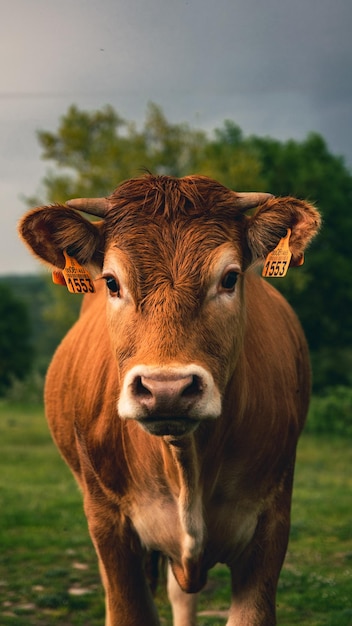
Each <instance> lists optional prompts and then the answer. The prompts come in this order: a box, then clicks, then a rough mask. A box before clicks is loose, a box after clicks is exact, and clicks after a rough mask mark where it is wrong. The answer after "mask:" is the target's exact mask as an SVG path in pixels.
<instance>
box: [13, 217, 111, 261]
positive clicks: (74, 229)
mask: <svg viewBox="0 0 352 626" xmlns="http://www.w3.org/2000/svg"><path fill="white" fill-rule="evenodd" d="M19 233H20V236H21V237H22V239H23V240H24V242H25V243H26V244H27V246H28V247H29V248H30V250H31V251H32V252H33V253H34V254H35V255H36V256H38V257H39V259H40V260H42V261H44V262H45V263H48V264H50V265H51V266H53V267H57V268H60V269H63V268H64V266H65V258H64V255H63V251H64V250H65V251H66V252H67V253H68V254H69V255H70V256H72V257H74V258H75V259H76V260H77V261H78V262H79V263H80V264H81V265H87V264H93V265H95V266H98V267H99V268H101V267H102V263H103V253H104V225H103V222H89V221H88V220H87V219H85V218H84V217H83V216H82V215H80V214H79V213H76V212H75V211H73V210H72V209H68V208H67V207H65V206H61V205H55V206H44V207H38V208H36V209H33V210H31V211H29V212H28V213H27V214H26V215H25V216H24V217H23V218H22V220H21V221H20V223H19Z"/></svg>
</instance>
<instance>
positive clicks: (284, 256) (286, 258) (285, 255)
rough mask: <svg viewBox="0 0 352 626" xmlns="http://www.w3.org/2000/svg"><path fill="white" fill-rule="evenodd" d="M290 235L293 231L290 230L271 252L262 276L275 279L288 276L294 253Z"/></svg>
mask: <svg viewBox="0 0 352 626" xmlns="http://www.w3.org/2000/svg"><path fill="white" fill-rule="evenodd" d="M290 235H291V229H290V228H288V229H287V234H286V236H285V237H283V238H282V239H280V241H279V243H278V244H277V246H276V248H275V249H274V250H273V251H272V252H269V254H268V256H267V257H266V259H265V263H264V267H263V271H262V276H269V277H273V278H283V277H284V276H286V273H287V270H288V268H289V265H290V261H291V256H292V252H291V250H290V248H289V241H290Z"/></svg>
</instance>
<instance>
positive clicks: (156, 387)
mask: <svg viewBox="0 0 352 626" xmlns="http://www.w3.org/2000/svg"><path fill="white" fill-rule="evenodd" d="M220 410H221V402H220V394H219V392H218V390H217V388H216V386H215V384H214V380H213V377H212V376H211V374H210V373H209V372H207V370H205V369H204V368H203V367H201V366H199V365H187V366H181V365H172V366H168V367H162V368H160V367H152V366H143V365H141V366H136V367H134V368H132V369H131V370H130V371H129V372H128V373H127V375H126V377H125V379H124V383H123V386H122V389H121V395H120V399H119V403H118V411H119V415H120V417H122V418H123V419H135V420H137V421H138V423H139V424H140V425H141V426H142V427H143V428H144V429H145V430H147V431H148V432H149V433H151V434H153V435H158V436H166V435H172V436H179V437H181V436H184V435H187V434H189V433H191V432H192V431H193V430H195V429H196V428H197V426H198V425H199V423H200V422H201V421H202V420H204V419H214V418H216V417H218V415H219V414H220Z"/></svg>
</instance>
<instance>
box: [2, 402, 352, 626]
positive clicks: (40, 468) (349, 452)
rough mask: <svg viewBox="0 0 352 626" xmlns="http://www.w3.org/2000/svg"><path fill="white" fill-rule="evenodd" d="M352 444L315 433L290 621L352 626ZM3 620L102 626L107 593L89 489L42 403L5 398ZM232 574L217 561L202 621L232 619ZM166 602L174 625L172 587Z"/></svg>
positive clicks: (300, 512)
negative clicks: (87, 509)
mask: <svg viewBox="0 0 352 626" xmlns="http://www.w3.org/2000/svg"><path fill="white" fill-rule="evenodd" d="M351 468H352V445H351V441H348V440H343V439H331V438H328V437H319V438H317V437H314V436H312V435H305V436H303V438H302V439H301V443H300V446H299V453H298V462H297V470H296V479H295V492H294V503H293V511H292V530H291V540H290V546H289V551H288V554H287V558H286V562H285V566H284V569H283V571H282V575H281V578H280V585H279V593H278V598H277V604H278V620H279V624H281V625H282V626H293V625H294V624H300V625H301V626H305V625H307V626H308V625H309V626H318V625H325V624H326V625H327V626H351V625H352V472H351ZM0 509H1V514H0V546H1V550H0V624H1V625H2V626H9V625H11V626H52V625H55V624H61V625H64V626H75V625H82V626H83V625H84V626H98V625H99V626H102V624H103V623H104V598H103V592H102V589H101V585H100V580H99V574H98V568H97V564H96V557H95V554H94V550H93V548H92V546H91V543H90V540H89V537H88V533H87V529H86V522H85V518H84V515H83V510H82V501H81V495H80V493H79V491H78V488H77V487H76V484H75V482H74V480H73V478H72V477H71V474H70V472H69V470H68V469H67V468H66V466H65V465H64V463H63V461H62V460H61V458H60V457H59V454H58V453H57V451H56V449H55V448H54V445H53V444H52V442H51V439H50V435H49V433H48V430H47V427H46V423H45V420H44V417H43V411H42V408H41V407H20V406H15V405H11V404H6V403H2V404H0ZM228 605H229V580H228V573H227V570H226V568H224V567H220V566H218V567H216V568H215V569H214V570H213V572H211V573H210V576H209V584H208V586H207V588H206V590H205V591H204V593H203V594H202V596H201V601H200V607H199V611H200V612H204V611H208V610H210V609H211V610H213V611H217V612H218V615H213V616H204V615H203V616H201V617H200V618H199V624H200V626H223V625H224V624H225V623H226V618H225V617H224V615H223V613H221V611H225V610H226V609H227V608H228ZM158 606H159V609H160V614H161V616H162V622H163V624H165V625H170V624H171V617H170V610H169V607H168V604H167V601H166V595H165V592H164V591H163V590H161V591H160V593H159V596H158Z"/></svg>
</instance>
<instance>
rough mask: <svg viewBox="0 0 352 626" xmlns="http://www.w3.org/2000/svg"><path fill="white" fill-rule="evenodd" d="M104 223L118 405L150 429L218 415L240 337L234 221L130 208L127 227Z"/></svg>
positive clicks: (185, 425) (182, 428) (239, 261)
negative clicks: (169, 216)
mask: <svg viewBox="0 0 352 626" xmlns="http://www.w3.org/2000/svg"><path fill="white" fill-rule="evenodd" d="M107 227H108V229H109V223H108V224H107ZM111 230H112V233H111V235H110V237H109V241H108V242H107V248H106V254H105V258H104V266H103V271H102V276H103V277H104V279H105V281H106V285H107V318H108V326H109V330H110V336H111V342H112V346H113V351H114V354H115V356H116V360H117V363H118V366H119V370H120V375H121V391H120V398H119V403H118V409H119V414H120V416H121V417H123V418H126V419H139V420H141V424H143V425H144V426H145V428H147V429H148V430H150V431H151V432H153V433H155V434H165V432H170V433H172V434H175V432H176V431H177V432H179V433H181V432H188V430H189V429H192V428H194V427H195V426H196V425H197V424H198V423H199V421H200V420H203V419H208V418H216V417H218V416H219V414H220V412H221V395H222V393H223V390H224V388H225V386H226V382H227V381H228V380H229V377H230V375H231V372H232V371H233V369H234V365H235V361H236V355H237V354H238V352H239V349H240V345H241V341H242V329H243V296H242V291H243V276H242V272H243V258H242V248H241V245H240V243H241V242H240V237H239V234H238V231H239V229H238V226H236V224H235V222H234V223H233V224H227V223H226V222H225V221H224V223H223V224H221V221H219V220H218V221H217V222H216V221H214V220H213V221H212V222H210V221H209V219H202V218H200V217H199V218H193V219H184V218H183V219H180V220H174V221H173V222H172V223H171V224H170V222H169V221H167V220H165V219H164V218H163V217H160V216H155V217H154V218H153V219H149V220H148V219H146V218H143V219H141V218H139V219H138V217H137V216H135V219H134V232H133V235H131V236H129V235H128V234H126V231H125V228H124V224H122V226H121V228H119V225H117V226H116V227H115V228H114V229H111ZM175 417H176V418H177V419H176V420H175Z"/></svg>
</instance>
